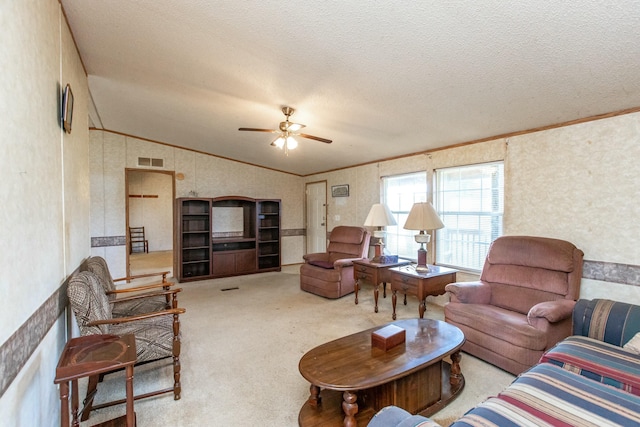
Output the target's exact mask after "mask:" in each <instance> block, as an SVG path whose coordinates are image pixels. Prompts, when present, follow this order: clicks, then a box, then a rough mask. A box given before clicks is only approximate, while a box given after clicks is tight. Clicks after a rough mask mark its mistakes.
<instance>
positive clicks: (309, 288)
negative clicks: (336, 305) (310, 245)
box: [300, 225, 371, 298]
mask: <svg viewBox="0 0 640 427" xmlns="http://www.w3.org/2000/svg"><path fill="white" fill-rule="evenodd" d="M370 239H371V233H370V232H369V231H368V230H367V229H366V228H364V227H351V226H345V225H342V226H338V227H335V228H334V229H333V230H332V231H331V234H330V236H329V246H327V252H316V253H311V254H306V255H304V256H303V258H304V260H305V263H304V264H303V265H302V266H301V267H300V289H302V290H303V291H306V292H310V293H312V294H316V295H320V296H323V297H325V298H340V297H343V296H345V295H347V294H350V293H351V292H353V291H354V287H355V280H354V278H353V262H352V261H353V260H356V259H363V258H366V257H367V254H368V252H369V240H370Z"/></svg>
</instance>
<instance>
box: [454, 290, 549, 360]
mask: <svg viewBox="0 0 640 427" xmlns="http://www.w3.org/2000/svg"><path fill="white" fill-rule="evenodd" d="M445 319H446V321H447V322H451V323H454V324H456V325H465V326H467V327H469V328H471V329H473V330H476V331H479V332H481V333H482V334H485V335H489V336H492V337H495V338H497V339H500V340H502V341H505V342H508V343H510V344H511V345H513V346H516V347H522V348H526V349H528V350H540V351H542V350H544V349H545V348H546V345H547V335H546V334H545V332H544V331H541V330H539V329H536V328H534V327H532V326H531V325H529V322H528V321H527V316H526V314H521V313H517V312H515V311H511V310H505V309H503V308H500V307H496V306H493V305H486V304H463V303H453V302H450V303H448V304H446V305H445ZM465 335H466V333H465Z"/></svg>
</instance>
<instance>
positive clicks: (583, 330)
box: [573, 299, 640, 347]
mask: <svg viewBox="0 0 640 427" xmlns="http://www.w3.org/2000/svg"><path fill="white" fill-rule="evenodd" d="M638 332H640V306H638V305H634V304H627V303H624V302H619V301H612V300H608V299H594V300H586V299H581V300H579V301H578V302H577V303H576V306H575V308H574V310H573V335H583V336H585V337H590V338H595V339H597V340H600V341H604V342H608V343H609V344H613V345H617V346H620V347H622V346H623V345H625V344H626V343H627V342H628V341H629V340H630V339H631V338H633V337H634V335H635V334H637V333H638Z"/></svg>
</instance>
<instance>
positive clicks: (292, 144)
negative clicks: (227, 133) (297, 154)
mask: <svg viewBox="0 0 640 427" xmlns="http://www.w3.org/2000/svg"><path fill="white" fill-rule="evenodd" d="M294 111H295V110H294V109H293V108H291V107H286V106H285V107H282V113H283V114H284V116H285V120H284V121H283V122H280V125H279V126H278V129H277V130H276V129H258V128H238V130H243V131H244V130H246V131H251V132H269V133H278V134H279V135H278V137H277V138H276V139H275V140H273V142H271V145H274V146H276V147H278V148H280V149H284V152H285V154H287V155H288V154H289V150H293V149H294V148H296V147H297V146H298V141H296V140H295V139H294V138H293V137H294V136H301V137H303V138H308V139H315V140H316V141H320V142H324V143H326V144H331V142H332V141H331V140H330V139H326V138H320V137H319V136H313V135H309V134H306V133H300V132H298V131H299V130H300V129H302V128H303V127H305V125H303V124H300V123H293V122H290V121H289V117H290V116H291V115H292V114H293V113H294Z"/></svg>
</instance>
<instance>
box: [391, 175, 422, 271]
mask: <svg viewBox="0 0 640 427" xmlns="http://www.w3.org/2000/svg"><path fill="white" fill-rule="evenodd" d="M411 179H413V180H414V181H415V183H414V187H413V190H409V191H406V192H403V193H398V192H394V193H393V194H389V193H390V188H391V187H392V185H390V183H391V182H392V181H396V182H397V181H402V180H411ZM420 181H422V183H420ZM428 183H429V173H428V172H427V171H426V170H423V171H415V172H407V173H402V174H396V175H388V176H383V177H381V194H382V197H381V199H382V203H384V204H385V205H387V206H388V207H389V209H390V210H391V213H392V214H393V217H394V218H395V220H396V223H397V224H396V225H395V226H387V227H385V231H386V234H385V238H384V241H385V251H386V252H388V253H390V254H393V255H398V258H399V259H402V260H408V261H412V262H416V261H417V253H418V252H417V250H418V244H417V243H416V242H415V239H414V237H413V236H414V235H415V231H413V230H405V229H404V228H403V226H404V223H405V221H406V219H407V217H408V216H409V211H410V210H411V207H412V206H413V204H414V203H416V202H425V201H427V195H428V190H429V185H428ZM392 197H393V198H394V199H391V198H392Z"/></svg>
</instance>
